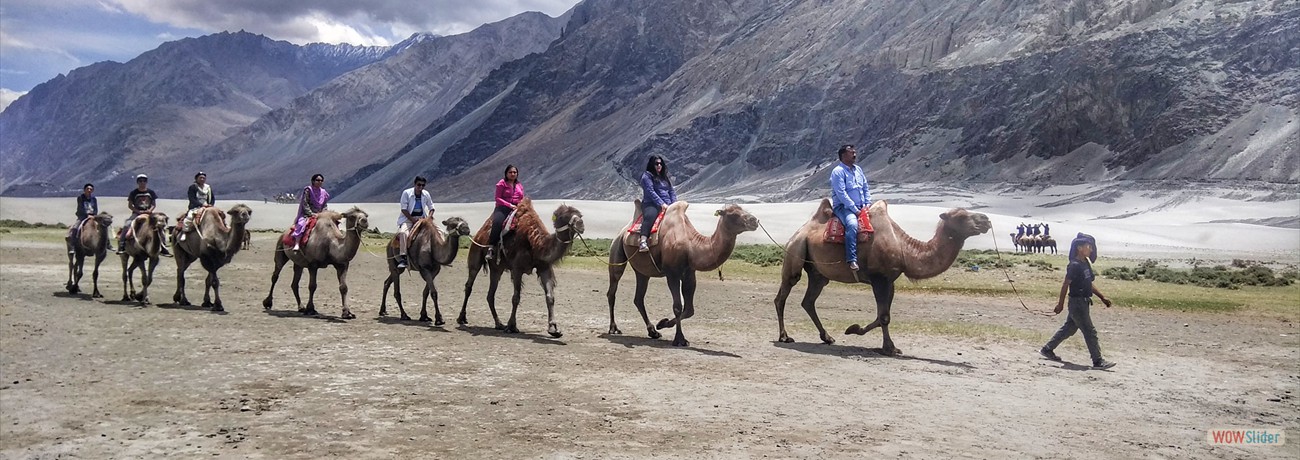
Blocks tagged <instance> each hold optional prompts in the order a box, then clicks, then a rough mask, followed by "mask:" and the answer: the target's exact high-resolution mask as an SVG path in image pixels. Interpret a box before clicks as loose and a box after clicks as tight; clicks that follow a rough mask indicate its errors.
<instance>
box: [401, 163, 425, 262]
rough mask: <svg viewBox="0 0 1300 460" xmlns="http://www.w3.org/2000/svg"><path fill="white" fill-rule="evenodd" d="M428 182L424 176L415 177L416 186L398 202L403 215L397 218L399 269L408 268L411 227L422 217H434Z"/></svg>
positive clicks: (409, 189) (407, 190)
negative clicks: (407, 252) (407, 248)
mask: <svg viewBox="0 0 1300 460" xmlns="http://www.w3.org/2000/svg"><path fill="white" fill-rule="evenodd" d="M428 182H429V181H428V180H427V179H425V178H424V176H415V186H414V187H411V188H408V189H406V190H403V191H402V197H401V199H400V200H399V201H398V203H399V204H401V206H402V215H400V216H397V248H398V251H397V268H406V245H407V244H406V242H407V240H409V239H410V237H411V235H410V232H411V227H412V226H414V225H415V223H416V222H417V221H419V220H420V218H421V217H424V216H432V215H433V197H431V196H429V191H428V190H425V189H424V186H425V185H426V184H428Z"/></svg>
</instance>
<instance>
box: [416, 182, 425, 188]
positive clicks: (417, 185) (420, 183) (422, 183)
mask: <svg viewBox="0 0 1300 460" xmlns="http://www.w3.org/2000/svg"><path fill="white" fill-rule="evenodd" d="M415 186H416V187H423V186H424V182H416V183H415Z"/></svg>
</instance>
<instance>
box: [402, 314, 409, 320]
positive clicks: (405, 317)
mask: <svg viewBox="0 0 1300 460" xmlns="http://www.w3.org/2000/svg"><path fill="white" fill-rule="evenodd" d="M410 320H411V316H410V315H407V314H405V313H403V314H402V321H410Z"/></svg>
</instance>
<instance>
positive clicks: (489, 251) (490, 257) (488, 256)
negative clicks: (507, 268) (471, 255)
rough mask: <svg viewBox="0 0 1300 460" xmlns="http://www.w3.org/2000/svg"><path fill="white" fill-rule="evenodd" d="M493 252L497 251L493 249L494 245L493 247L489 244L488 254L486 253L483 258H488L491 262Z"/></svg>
mask: <svg viewBox="0 0 1300 460" xmlns="http://www.w3.org/2000/svg"><path fill="white" fill-rule="evenodd" d="M493 252H496V251H493V250H492V247H491V246H488V248H487V255H484V256H483V260H486V261H488V262H491V261H492V253H493Z"/></svg>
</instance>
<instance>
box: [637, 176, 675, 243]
mask: <svg viewBox="0 0 1300 460" xmlns="http://www.w3.org/2000/svg"><path fill="white" fill-rule="evenodd" d="M675 202H677V192H675V191H673V182H672V180H670V179H669V178H668V162H667V161H664V157H661V156H659V155H650V160H649V161H647V162H646V164H645V172H643V173H641V247H640V248H638V249H637V251H639V252H647V251H649V250H650V246H648V245H647V239H648V238H650V229H651V228H652V227H653V226H654V223H655V219H657V218H658V217H659V213H661V212H663V210H664V208H667V207H668V205H670V204H673V203H675Z"/></svg>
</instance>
